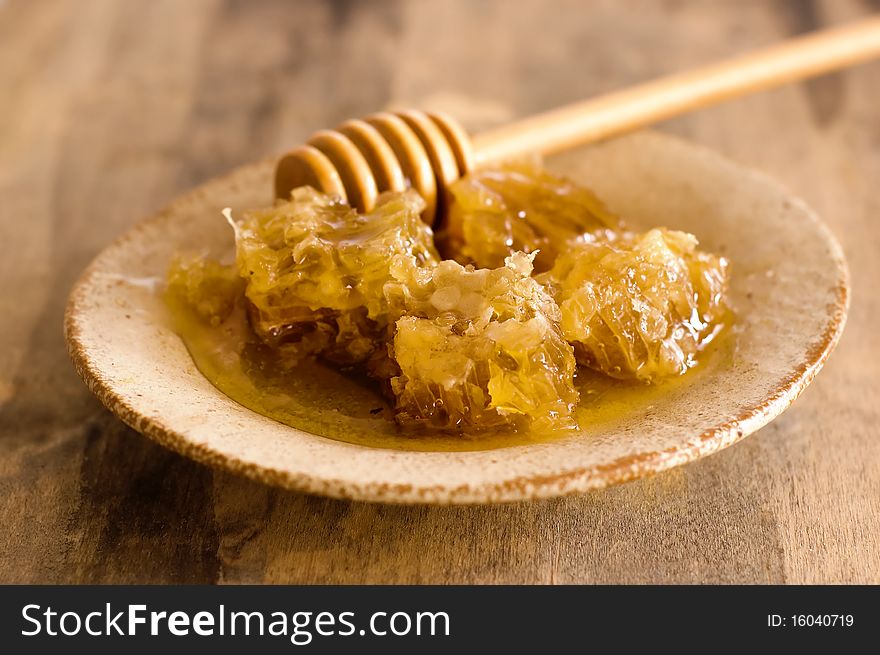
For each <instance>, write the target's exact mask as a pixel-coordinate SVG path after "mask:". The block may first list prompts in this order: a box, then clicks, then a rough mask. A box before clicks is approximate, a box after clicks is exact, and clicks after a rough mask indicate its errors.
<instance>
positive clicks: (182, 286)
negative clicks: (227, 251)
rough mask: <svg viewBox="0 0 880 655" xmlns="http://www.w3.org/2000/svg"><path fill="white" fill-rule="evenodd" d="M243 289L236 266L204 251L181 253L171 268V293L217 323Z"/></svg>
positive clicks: (169, 278)
mask: <svg viewBox="0 0 880 655" xmlns="http://www.w3.org/2000/svg"><path fill="white" fill-rule="evenodd" d="M243 291H244V281H243V280H242V279H241V278H240V277H239V275H238V271H237V270H236V268H235V267H234V266H225V265H223V264H221V263H219V262H218V261H216V260H214V259H211V258H209V257H207V256H205V255H202V254H197V253H189V254H186V255H179V256H177V257H175V258H174V260H172V262H171V266H170V267H169V270H168V283H167V291H166V293H167V294H168V297H169V298H170V299H171V300H172V301H173V302H177V303H180V304H182V305H183V306H184V307H189V308H190V309H192V311H193V312H194V313H195V315H196V316H197V317H198V318H199V319H200V320H202V321H204V322H205V323H208V324H209V325H213V326H214V327H217V326H218V325H220V324H221V323H223V321H225V320H226V318H227V317H228V316H229V315H230V314H231V313H232V310H233V309H234V308H235V304H236V302H237V301H238V299H239V298H241V296H242V292H243Z"/></svg>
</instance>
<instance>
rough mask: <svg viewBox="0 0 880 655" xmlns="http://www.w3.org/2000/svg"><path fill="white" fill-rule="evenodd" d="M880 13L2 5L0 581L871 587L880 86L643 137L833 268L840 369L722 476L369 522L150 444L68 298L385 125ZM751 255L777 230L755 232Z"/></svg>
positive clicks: (160, 2)
mask: <svg viewBox="0 0 880 655" xmlns="http://www.w3.org/2000/svg"><path fill="white" fill-rule="evenodd" d="M871 11H880V3H878V2H876V0H873V1H867V0H840V1H834V2H832V1H830V0H828V1H825V2H814V1H809V0H803V1H796V0H789V1H783V0H775V1H766V2H759V1H751V2H732V1H731V2H711V3H707V2H697V1H695V0H694V1H692V2H685V1H673V0H667V1H649V0H638V1H636V0H627V1H626V2H616V1H611V0H602V1H591V2H581V1H574V0H573V1H571V2H568V1H555V0H554V1H548V0H543V1H542V0H527V1H518V2H516V3H513V2H504V1H503V0H492V1H490V0H484V1H479V2H475V1H469V2H468V1H464V0H461V1H452V0H449V1H444V2H431V1H424V2H419V1H413V2H403V1H398V0H380V1H376V2H356V1H354V0H336V1H335V2H318V1H308V0H302V1H298V2H280V1H279V2H253V3H251V2H244V1H241V0H239V1H226V2H222V1H214V0H206V1H192V2H176V1H174V0H167V1H166V0H156V1H150V0H144V1H132V2H123V1H112V0H106V1H102V0H83V1H80V2H72V1H64V0H58V1H53V0H47V1H35V0H0V255H2V256H0V281H2V283H0V317H2V320H0V581H3V582H228V583H239V582H304V583H312V582H318V583H338V582H351V583H361V582H379V583H390V582H401V583H415V582H420V583H447V582H453V583H469V582H477V583H580V582H611V583H617V582H648V583H664V582H684V583H687V582H746V583H768V582H769V583H782V582H789V583H802V582H806V583H813V582H815V583H826V582H860V583H880V340H878V339H877V336H876V331H877V326H878V325H880V296H878V293H877V287H878V283H880V258H878V256H877V243H878V242H880V219H878V217H880V115H878V107H880V64H871V65H866V66H863V67H860V68H857V69H854V70H851V71H847V72H844V73H839V74H834V75H830V76H827V77H824V78H821V79H818V80H815V81H812V82H809V83H807V84H802V85H796V86H791V87H787V88H784V89H780V90H776V91H772V92H767V93H763V94H761V95H757V96H753V97H749V98H745V99H741V100H737V101H734V102H730V103H727V104H725V105H722V106H719V107H717V108H713V109H710V110H705V111H702V112H700V113H698V114H694V115H691V116H688V117H685V118H681V119H677V120H675V121H672V122H669V123H667V124H666V125H665V126H664V129H666V130H668V131H670V132H673V133H677V134H679V135H682V136H684V137H687V138H690V139H693V140H695V141H697V142H700V143H703V144H706V145H708V146H711V147H714V148H716V149H718V150H720V151H721V152H723V153H725V154H726V155H728V156H730V157H731V158H733V159H735V160H738V161H740V162H743V163H746V164H750V165H753V166H755V167H756V168H759V169H762V170H764V171H766V172H767V173H769V174H771V175H773V176H774V177H776V178H778V179H780V180H781V181H782V182H783V183H785V184H786V185H788V186H789V187H790V188H792V189H793V190H794V191H795V192H796V193H797V194H798V195H801V196H802V197H804V198H805V199H806V200H807V201H808V202H809V203H810V204H811V205H813V207H815V208H816V209H817V210H818V211H819V213H820V214H821V215H822V216H823V217H824V218H825V219H826V221H827V222H828V224H829V225H830V226H831V228H832V229H833V231H834V232H835V233H836V234H837V236H838V238H839V239H840V240H841V242H842V243H843V246H844V249H845V251H846V253H847V256H848V258H849V262H850V267H851V272H852V278H853V304H852V310H851V314H850V321H849V325H848V327H847V330H846V333H845V334H844V337H843V339H842V341H841V344H840V346H839V348H838V350H837V352H836V353H835V354H834V355H833V356H832V358H831V360H830V362H829V363H828V365H827V366H826V368H825V370H823V372H822V373H821V374H820V375H819V377H818V378H817V379H816V381H815V382H814V383H813V385H812V386H811V387H810V388H809V389H808V390H807V392H806V393H805V394H804V396H803V397H802V398H801V399H800V400H798V402H797V403H795V405H794V406H793V407H792V408H791V409H790V410H789V411H787V412H786V413H785V414H784V415H783V416H782V417H781V418H779V419H778V420H776V421H774V422H773V423H771V424H770V425H769V426H768V427H766V428H764V429H763V430H761V431H760V432H759V433H757V434H755V435H753V436H752V437H750V438H748V439H747V440H745V441H744V442H742V443H741V444H738V445H736V446H734V447H732V448H730V449H728V450H726V451H724V452H722V453H720V454H717V455H714V456H712V457H709V458H707V459H704V460H701V461H699V462H696V463H694V464H691V465H688V466H686V467H682V468H679V469H676V470H673V471H671V472H668V473H665V474H662V475H658V476H656V477H653V478H650V479H645V480H642V481H639V482H635V483H630V484H627V485H623V486H620V487H616V488H612V489H609V490H607V491H603V492H599V493H592V494H589V495H586V496H580V497H572V498H566V499H561V500H555V501H547V502H532V503H523V504H517V505H507V506H496V507H456V508H431V507H389V506H381V505H369V504H358V503H350V502H341V501H334V500H326V499H322V498H316V497H309V496H305V495H300V494H295V493H288V492H281V491H277V490H275V489H271V488H268V487H264V486H261V485H259V484H256V483H253V482H250V481H247V480H244V479H240V478H237V477H234V476H231V475H229V474H225V473H220V472H215V471H212V470H210V469H208V468H205V467H203V466H200V465H198V464H195V463H193V462H190V461H188V460H186V459H184V458H182V457H180V456H178V455H175V454H173V453H170V452H168V451H166V450H164V449H162V448H161V447H159V446H157V445H154V444H153V443H151V442H149V441H148V440H146V439H144V438H143V437H141V436H139V435H138V434H136V433H134V432H133V431H131V430H130V429H128V428H126V427H125V426H124V425H123V424H122V423H120V422H119V421H118V420H116V419H115V418H114V417H113V416H112V415H110V414H109V413H108V412H107V411H106V410H104V409H103V408H102V406H101V405H100V404H99V403H98V402H97V401H96V400H95V399H94V398H93V397H92V396H91V395H90V394H89V392H88V390H87V389H86V387H85V386H84V385H83V384H82V382H81V381H80V380H79V379H78V377H77V376H76V374H75V373H74V371H73V368H72V366H71V365H70V362H69V361H68V359H67V354H66V351H65V346H64V340H63V337H62V333H61V322H62V314H63V310H64V304H65V300H66V297H67V293H68V291H69V289H70V287H71V285H72V283H73V281H74V280H75V278H76V276H77V275H78V274H79V272H80V271H81V270H82V269H83V268H84V267H85V265H86V264H87V263H88V262H89V260H90V259H91V258H92V257H93V256H94V255H95V254H96V253H97V252H98V251H99V250H100V249H101V248H102V247H103V246H105V245H106V244H107V243H108V242H109V241H111V240H112V239H113V238H114V237H116V236H117V235H119V234H120V233H122V232H123V231H124V230H126V229H127V228H128V227H130V226H131V225H133V224H134V223H136V222H137V221H138V219H140V218H141V217H143V216H145V215H147V214H149V213H151V212H153V211H155V210H157V209H159V208H161V207H162V206H163V205H165V204H167V203H168V202H169V200H171V199H172V198H173V197H174V196H175V195H176V194H179V193H181V192H183V191H185V190H187V189H188V188H190V187H192V186H194V185H196V184H198V183H200V182H202V181H204V180H205V179H207V178H209V177H211V176H214V175H217V174H219V173H222V172H225V171H227V170H229V169H230V168H232V167H234V166H236V165H238V164H242V163H245V162H249V161H252V160H255V159H258V158H261V157H264V156H267V155H270V154H273V153H276V152H278V151H280V150H282V149H283V148H284V147H285V146H289V145H292V144H297V143H299V142H301V141H302V140H304V139H305V138H306V137H307V136H308V135H309V134H310V133H311V132H312V131H314V130H316V129H318V128H321V127H325V126H331V125H334V124H336V123H337V122H338V121H340V120H342V119H345V118H348V117H353V116H359V115H363V114H366V113H369V112H371V111H374V110H376V109H379V108H383V107H386V106H401V105H411V106H418V107H424V108H437V109H444V110H447V111H449V112H451V113H453V114H455V115H456V116H458V117H459V118H460V119H461V120H462V121H464V122H465V123H466V124H467V125H469V126H470V127H471V128H474V129H476V128H480V127H483V126H487V125H492V124H498V123H500V122H503V121H505V120H508V119H510V118H513V117H516V116H523V115H527V114H529V113H531V112H534V111H538V110H541V109H546V108H550V107H553V106H555V105H559V104H562V103H564V102H569V101H572V100H576V99H579V98H583V97H587V96H589V95H591V94H595V93H599V92H602V91H607V90H610V89H613V88H616V87H620V86H623V85H625V84H629V83H635V82H638V81H643V80H646V79H650V78H651V77H653V76H657V75H660V74H663V73H668V72H671V71H674V70H678V69H682V68H685V67H688V66H693V65H696V64H699V63H705V62H707V61H709V60H712V59H714V58H720V57H722V56H727V55H731V54H734V53H737V52H742V51H745V50H747V49H749V48H753V47H757V46H761V45H765V44H769V43H772V42H773V41H775V40H778V39H781V38H785V37H786V36H789V35H792V34H795V33H798V32H802V31H805V30H809V29H813V28H816V27H819V26H822V25H826V24H833V23H838V22H842V21H845V20H848V19H851V18H855V17H858V16H862V15H866V14H867V13H869V12H871ZM768 229H772V226H768Z"/></svg>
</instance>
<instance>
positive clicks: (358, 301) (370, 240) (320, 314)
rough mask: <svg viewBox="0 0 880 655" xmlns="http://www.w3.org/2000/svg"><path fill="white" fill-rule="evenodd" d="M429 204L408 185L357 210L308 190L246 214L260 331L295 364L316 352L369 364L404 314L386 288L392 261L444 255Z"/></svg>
mask: <svg viewBox="0 0 880 655" xmlns="http://www.w3.org/2000/svg"><path fill="white" fill-rule="evenodd" d="M423 208H424V201H423V200H422V199H421V198H420V197H419V196H418V194H416V193H415V192H414V191H408V192H405V193H401V194H388V195H386V196H384V197H383V198H380V201H379V203H378V205H377V207H376V208H375V210H374V211H373V212H371V213H369V214H358V213H357V212H356V211H355V210H353V209H352V208H351V207H349V206H348V205H346V204H344V203H342V202H340V201H338V200H336V199H334V198H331V197H329V196H327V195H324V194H322V193H319V192H318V191H315V190H314V189H312V188H310V187H302V188H299V189H295V190H294V191H293V193H292V197H291V200H290V201H289V202H282V203H280V204H278V205H276V206H275V207H272V208H269V209H262V210H256V211H250V212H247V213H245V215H244V218H243V220H242V221H241V222H240V223H238V225H237V226H236V253H237V262H238V269H239V273H240V275H241V276H242V277H243V278H244V279H245V280H246V281H247V286H246V289H245V294H246V296H247V299H248V301H249V311H250V318H251V324H252V326H253V329H254V331H255V332H256V334H257V335H258V336H259V337H260V338H261V339H262V340H263V341H264V342H265V343H267V344H268V345H270V346H273V347H275V348H277V349H278V351H279V353H281V354H282V355H283V356H284V357H285V358H286V359H289V360H290V361H291V362H295V361H297V360H298V359H301V358H303V357H306V356H310V355H320V356H322V357H324V358H325V359H328V360H330V361H332V362H334V363H337V364H341V365H353V364H359V363H362V362H364V361H366V360H367V359H368V358H369V357H370V356H371V355H372V354H373V353H374V352H375V351H376V349H377V348H379V347H380V346H382V345H383V343H384V342H383V340H384V334H385V331H386V330H387V328H388V326H389V325H390V324H391V323H393V321H394V320H395V319H396V318H397V317H396V316H389V314H388V309H389V308H388V304H387V302H386V301H385V297H384V295H383V287H384V285H385V283H386V282H387V281H388V279H389V277H390V273H389V267H390V265H391V262H392V261H395V262H396V265H397V266H398V267H399V268H402V269H406V268H419V267H422V266H431V265H434V264H436V263H437V262H438V261H439V258H438V256H437V252H436V250H435V249H434V242H433V233H432V232H431V229H430V228H429V227H428V226H427V225H425V224H424V223H423V222H422V220H421V218H420V216H419V215H420V213H421V211H422V210H423Z"/></svg>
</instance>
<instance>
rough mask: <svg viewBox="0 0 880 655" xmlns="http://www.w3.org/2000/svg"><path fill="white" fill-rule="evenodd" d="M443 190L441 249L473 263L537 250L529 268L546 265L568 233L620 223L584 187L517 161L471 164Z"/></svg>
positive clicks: (493, 263)
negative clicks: (446, 196) (445, 212)
mask: <svg viewBox="0 0 880 655" xmlns="http://www.w3.org/2000/svg"><path fill="white" fill-rule="evenodd" d="M449 191H450V194H451V199H452V202H451V203H450V208H449V216H448V220H447V223H446V225H445V228H444V230H443V234H442V243H443V251H444V254H446V255H448V256H450V257H452V258H454V259H456V260H457V261H459V262H461V263H472V264H475V265H476V266H478V267H485V268H497V267H499V266H503V265H504V260H505V258H506V257H508V256H509V255H511V254H513V253H514V252H518V251H522V252H525V253H533V252H535V251H539V252H538V255H537V257H536V258H535V270H536V271H538V272H542V271H546V270H548V269H549V268H550V267H551V266H552V265H553V262H554V260H555V259H556V256H557V255H558V254H559V253H560V252H563V251H564V250H565V246H566V244H567V243H568V242H569V241H570V240H571V239H573V238H576V237H578V236H580V235H582V234H585V233H604V232H605V231H607V230H612V229H617V228H618V227H619V224H620V221H619V220H618V219H617V218H616V217H615V216H614V215H612V214H611V213H610V212H609V211H608V210H607V209H605V207H604V206H603V205H602V203H601V201H600V200H599V199H598V198H597V197H596V196H595V195H593V193H592V192H591V191H589V190H588V189H585V188H584V187H581V186H578V185H576V184H574V183H573V182H570V181H569V180H567V179H565V178H562V177H558V176H556V175H553V174H552V173H549V172H547V171H544V170H542V169H540V168H537V167H534V166H531V165H527V164H523V163H518V164H507V165H504V166H501V167H498V168H491V169H488V168H487V169H481V170H476V171H474V172H473V173H471V174H469V175H467V176H465V177H463V178H461V179H460V180H458V181H457V182H455V183H454V184H452V185H451V186H450V189H449Z"/></svg>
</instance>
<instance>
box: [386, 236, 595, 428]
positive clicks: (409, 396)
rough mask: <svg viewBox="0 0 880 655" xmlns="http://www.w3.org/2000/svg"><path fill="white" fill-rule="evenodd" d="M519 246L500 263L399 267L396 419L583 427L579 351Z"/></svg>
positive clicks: (394, 299)
mask: <svg viewBox="0 0 880 655" xmlns="http://www.w3.org/2000/svg"><path fill="white" fill-rule="evenodd" d="M531 260H532V257H530V256H528V255H525V254H523V253H515V254H513V255H511V256H510V257H508V258H507V260H506V262H505V265H504V266H502V267H499V268H496V269H486V268H483V269H474V268H473V267H472V266H467V267H465V266H462V265H460V264H458V263H456V262H454V261H451V260H446V261H443V262H441V263H440V264H438V265H437V266H436V267H434V268H430V269H426V268H422V269H413V268H408V269H403V268H401V267H395V268H394V269H393V270H392V275H393V276H394V282H392V283H390V284H389V285H388V286H387V287H386V296H387V298H388V300H389V303H390V304H391V305H393V306H395V307H399V308H401V310H402V316H401V318H400V319H398V321H397V323H396V329H395V332H394V336H393V340H392V342H391V344H390V346H389V355H390V358H391V361H392V363H393V365H394V366H395V367H396V369H397V373H396V375H394V376H393V377H391V379H390V390H391V393H392V395H393V398H394V409H395V418H396V420H397V422H398V423H399V424H400V425H402V426H404V427H407V428H429V429H431V430H435V431H436V430H441V431H460V432H476V431H480V430H491V429H525V428H528V427H531V428H533V429H536V430H558V429H566V428H571V427H575V421H574V417H573V411H574V408H575V406H576V404H577V400H578V393H577V391H576V390H575V388H574V384H573V376H574V372H575V366H576V364H575V358H574V353H573V351H572V348H571V346H570V345H569V344H568V343H566V341H565V339H564V338H563V337H562V332H561V330H560V327H559V318H560V314H559V308H558V307H557V306H556V303H555V302H554V301H553V299H552V298H551V297H550V296H549V295H548V294H547V292H546V291H545V290H544V289H543V288H542V287H541V285H540V284H538V283H537V282H536V281H535V280H534V279H532V278H531V277H530V274H531V272H532V262H531Z"/></svg>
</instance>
